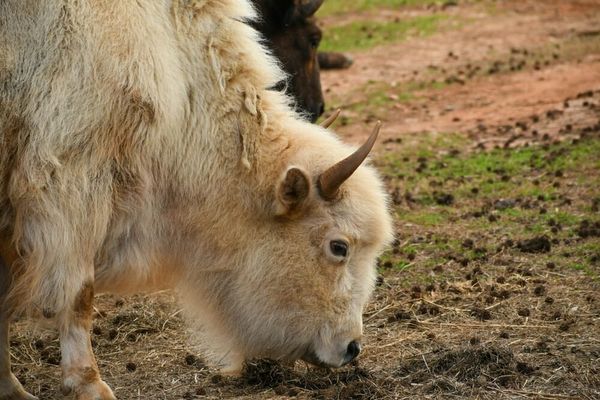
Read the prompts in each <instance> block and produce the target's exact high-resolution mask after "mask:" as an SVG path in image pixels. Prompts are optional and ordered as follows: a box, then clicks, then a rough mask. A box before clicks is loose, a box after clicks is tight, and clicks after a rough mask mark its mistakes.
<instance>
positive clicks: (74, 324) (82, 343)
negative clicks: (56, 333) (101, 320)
mask: <svg viewBox="0 0 600 400" xmlns="http://www.w3.org/2000/svg"><path fill="white" fill-rule="evenodd" d="M93 300H94V286H93V285H92V284H91V283H86V284H84V285H83V286H82V288H81V290H80V291H79V295H78V296H77V299H76V300H75V304H74V306H73V309H72V311H71V312H68V313H65V315H64V316H63V317H62V318H61V321H60V349H61V355H62V360H61V367H62V373H63V384H62V391H63V394H65V395H68V394H70V393H74V395H75V399H76V400H114V399H116V397H115V396H114V394H113V392H112V390H110V388H109V387H108V385H107V384H106V383H104V382H103V381H102V380H101V379H100V372H99V371H98V365H97V364H96V359H95V357H94V353H93V352H92V343H91V339H90V329H91V325H92V309H93V307H92V304H93Z"/></svg>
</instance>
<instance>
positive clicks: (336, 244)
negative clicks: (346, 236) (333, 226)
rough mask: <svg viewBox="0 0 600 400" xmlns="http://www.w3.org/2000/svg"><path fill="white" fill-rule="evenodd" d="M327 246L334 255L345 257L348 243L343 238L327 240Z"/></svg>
mask: <svg viewBox="0 0 600 400" xmlns="http://www.w3.org/2000/svg"><path fill="white" fill-rule="evenodd" d="M329 248H330V249H331V253H332V254H333V255H334V256H337V257H342V258H346V256H347V255H348V243H346V242H344V241H343V240H332V241H331V242H329Z"/></svg>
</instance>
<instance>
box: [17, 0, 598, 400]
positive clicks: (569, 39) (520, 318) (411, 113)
mask: <svg viewBox="0 0 600 400" xmlns="http://www.w3.org/2000/svg"><path fill="white" fill-rule="evenodd" d="M452 3H454V2H452ZM456 3H457V5H456V6H448V7H446V8H444V9H443V11H444V12H447V13H450V15H453V16H455V17H457V18H459V19H461V20H462V21H464V23H463V24H461V26H460V27H458V28H456V27H454V28H448V29H446V30H443V31H441V32H439V33H436V34H433V35H431V36H429V37H425V38H412V39H408V40H406V41H403V42H399V43H394V44H390V45H386V46H384V47H378V48H374V49H370V50H366V51H361V52H356V53H352V57H353V58H354V60H355V62H354V65H353V66H352V67H351V68H349V69H347V70H342V71H327V72H323V74H322V80H323V87H324V89H325V92H326V98H327V99H328V101H329V104H330V105H331V107H338V106H340V107H342V108H345V109H346V110H345V111H344V113H345V116H346V119H345V120H343V121H342V123H341V124H340V123H338V124H337V125H336V127H335V129H336V130H337V131H338V132H339V133H340V135H342V136H343V137H345V138H346V139H347V140H348V141H354V142H358V141H360V140H362V139H363V138H364V137H365V136H366V135H367V134H368V132H369V131H370V126H372V124H373V121H374V120H376V119H381V120H383V121H384V124H385V125H384V126H385V128H384V130H383V131H382V132H383V140H381V141H380V144H379V145H378V147H377V154H376V156H375V157H374V158H375V160H374V161H375V162H376V163H377V165H378V166H380V167H381V169H382V171H383V172H384V173H385V179H386V181H387V182H388V186H389V191H390V194H391V195H392V199H393V201H394V212H395V213H396V215H398V216H400V215H407V213H411V212H414V213H418V212H424V211H427V212H429V211H431V210H439V215H442V216H445V218H446V220H444V222H440V223H437V224H436V223H433V224H425V223H423V224H420V223H415V222H407V221H405V220H403V219H402V218H398V219H397V221H396V226H397V240H396V242H395V243H394V245H393V247H392V248H391V249H390V250H389V251H388V253H386V256H385V257H384V258H382V260H381V262H380V264H379V271H380V277H379V280H378V285H377V288H376V291H375V294H374V297H373V300H372V301H371V303H370V304H369V306H368V308H367V309H366V310H365V314H364V322H365V338H364V351H363V353H362V354H361V356H360V357H359V359H358V360H357V361H355V362H354V363H353V364H352V365H350V366H348V367H345V368H342V369H340V370H335V371H333V370H323V369H319V368H313V367H310V366H308V365H306V364H304V363H302V362H297V363H295V364H293V365H282V364H281V363H278V362H275V361H270V360H254V361H251V362H249V363H248V364H247V367H246V371H245V373H244V375H243V376H241V377H237V378H232V377H225V376H221V375H220V374H219V373H218V371H216V370H214V369H211V368H210V367H208V366H207V365H206V364H205V363H204V362H203V360H202V358H201V356H200V355H199V353H198V352H197V351H196V350H197V349H196V348H195V346H194V345H193V343H192V341H191V340H190V339H189V338H190V337H191V336H190V335H189V332H188V331H187V329H186V324H185V321H184V319H183V317H182V313H181V310H180V308H179V306H178V305H177V301H176V299H175V297H174V295H173V294H172V293H170V292H161V293H157V294H153V295H149V296H142V295H137V296H132V297H128V298H120V297H116V296H111V295H102V296H99V297H98V298H97V302H96V306H95V310H96V313H95V314H96V318H95V322H94V329H93V335H92V338H93V347H94V351H95V354H96V356H97V358H98V362H99V366H100V369H101V372H102V374H103V376H104V378H105V380H106V381H107V382H108V383H109V385H111V387H112V388H113V389H114V391H115V394H116V395H117V396H118V397H119V398H120V399H169V400H170V399H200V398H260V399H272V398H281V399H283V398H311V399H312V398H317V399H359V398H360V399H363V398H364V399H374V398H380V399H401V398H423V399H425V398H427V399H438V398H439V399H442V398H443V399H447V398H472V399H529V398H531V399H598V398H600V280H599V279H598V274H600V264H599V263H600V234H599V232H600V222H599V221H600V216H599V215H598V207H599V206H600V171H598V168H599V167H600V164H598V163H596V164H595V165H596V167H594V168H587V167H586V168H587V169H585V170H584V169H578V167H577V166H575V167H573V168H571V169H569V170H565V171H563V170H556V169H554V170H551V169H549V168H547V167H540V168H536V169H533V170H531V171H529V172H527V173H523V174H513V175H511V174H508V173H504V172H503V171H500V170H499V171H497V178H494V179H498V180H499V181H506V182H515V181H519V180H520V181H522V182H527V183H531V182H534V183H535V184H536V185H539V187H540V190H541V191H548V192H549V193H550V192H551V193H552V194H551V195H550V196H545V195H539V196H537V197H536V196H530V197H524V198H522V197H515V198H494V197H493V194H492V195H491V197H490V196H488V197H485V198H484V199H483V198H481V196H480V193H479V186H478V185H479V183H482V184H483V183H485V182H486V180H488V181H489V179H488V178H487V177H486V178H481V180H478V177H477V176H466V177H462V178H461V179H462V180H461V179H455V177H453V178H452V179H447V181H445V182H441V183H440V182H438V180H442V178H439V177H437V176H436V175H434V174H432V175H431V176H427V178H423V175H422V174H420V172H421V171H422V170H426V171H427V170H428V169H431V166H432V165H434V164H435V163H439V160H438V159H435V158H427V157H419V158H417V156H416V155H412V156H410V155H407V156H405V157H404V158H403V159H401V160H392V161H390V158H393V157H395V154H397V153H396V152H398V151H400V150H402V149H403V148H407V146H408V148H409V149H410V146H411V144H412V143H414V142H418V141H419V140H421V137H433V138H437V137H440V138H443V137H444V135H445V134H446V133H450V132H462V133H463V134H464V136H465V137H466V138H467V139H468V140H466V142H461V143H463V146H464V147H463V148H448V149H447V152H446V153H448V152H450V154H454V153H453V152H456V154H457V157H459V156H464V157H468V155H469V154H485V152H487V151H490V150H493V149H494V148H497V147H500V148H503V149H508V150H507V151H509V152H510V151H517V149H522V148H524V147H525V146H530V147H532V148H533V147H535V148H540V149H543V151H545V153H544V157H543V158H544V160H545V161H547V162H551V161H552V160H553V159H556V158H557V157H561V156H563V155H564V154H563V153H564V152H569V151H571V150H570V149H571V148H573V149H575V146H580V147H578V148H579V149H580V148H581V145H582V143H583V144H584V146H585V145H586V143H589V144H590V146H591V145H592V144H593V143H597V141H598V140H600V51H597V49H598V47H596V45H595V43H596V42H595V40H596V37H598V38H599V39H600V31H599V29H600V3H599V2H598V1H595V0H573V1H566V0H557V1H551V0H536V1H534V0H522V1H517V0H507V1H493V2H492V1H489V2H486V1H483V2H461V1H459V2H456ZM441 10H442V9H441V8H439V7H438V8H423V7H415V8H412V9H402V10H397V11H396V10H393V11H386V12H385V13H376V12H373V11H369V12H366V13H362V14H361V13H354V14H349V15H344V16H332V17H328V18H326V19H324V20H323V21H322V22H323V24H324V28H325V34H326V29H327V26H331V25H333V24H339V23H343V22H347V21H350V20H360V19H368V18H371V17H374V14H376V15H377V16H376V18H380V19H386V18H392V19H393V18H404V17H407V16H410V15H416V14H418V15H421V14H427V13H436V12H441ZM523 62H525V64H524V65H523ZM432 81H434V82H433V83H432ZM415 82H417V83H422V85H420V86H415V85H414V84H415ZM436 83H441V84H439V85H437V84H436ZM372 84H375V85H382V86H381V87H383V89H382V90H383V91H384V94H385V93H388V92H389V95H388V94H385V96H387V97H384V98H385V101H384V102H383V104H380V105H379V106H377V107H370V105H369V104H368V103H369V97H368V90H364V88H366V87H369V85H372ZM410 85H413V86H410ZM403 87H413V88H414V87H418V88H417V89H410V92H411V96H410V97H409V98H408V99H407V100H401V99H399V98H398V91H397V90H396V89H397V88H403ZM407 90H408V89H407ZM363 103H367V104H366V105H365V106H361V107H356V105H357V104H359V105H360V104H363ZM431 132H433V134H431ZM425 133H428V135H430V136H426V135H425ZM557 143H563V144H564V145H563V147H557V146H559V144H557ZM573 151H575V150H573ZM510 154H512V153H507V157H510ZM597 156H598V155H596V157H597ZM548 160H549V161H548ZM395 161H399V162H400V163H405V162H406V163H416V164H415V165H417V167H416V168H417V170H418V171H417V173H416V174H417V175H414V176H415V177H416V178H415V179H417V180H419V179H421V180H423V182H416V183H415V182H414V181H411V182H410V183H411V184H414V185H416V187H417V188H420V187H422V186H423V187H427V190H430V189H431V188H435V190H436V192H435V193H434V194H433V195H432V200H431V202H430V203H429V202H427V201H425V200H424V197H423V196H424V195H423V193H422V192H421V191H419V190H421V189H419V190H417V189H415V190H413V191H412V192H411V191H408V189H407V187H408V182H407V179H408V178H404V176H403V175H402V174H400V173H398V172H393V171H396V170H395V169H394V168H395V167H393V165H395V164H394V162H395ZM390 165H392V166H390ZM411 165H412V164H411ZM586 165H587V164H586ZM440 168H442V167H440ZM493 173H496V172H493ZM403 179H404V180H403ZM459 181H460V182H459ZM465 182H466V183H465ZM488 183H489V182H488ZM465 184H467V185H471V186H472V188H471V192H470V194H469V195H468V196H467V195H462V194H461V193H462V192H460V191H459V189H460V187H461V186H460V185H465ZM436 185H438V186H439V187H438V186H436ZM516 186H518V185H516ZM504 210H513V211H512V212H513V214H503V212H504ZM531 210H534V211H535V215H536V216H535V217H533V216H532V215H533V214H532V212H533V211H531ZM559 210H560V212H564V213H567V214H568V215H571V216H574V217H573V218H575V219H576V222H573V223H572V224H573V225H572V226H571V225H569V226H568V227H565V226H562V225H561V223H559V222H556V221H554V220H552V221H551V222H552V223H551V222H550V220H549V222H548V224H547V225H546V226H545V227H544V228H543V229H542V231H540V232H538V231H533V230H532V231H531V232H532V233H530V234H527V235H524V234H522V233H521V232H522V231H520V230H517V228H519V227H518V226H517V225H519V226H520V225H524V226H530V225H531V226H533V225H534V222H537V221H539V220H540V219H539V218H542V217H539V216H538V214H539V215H543V214H546V213H551V214H552V213H555V212H556V213H557V215H559V214H558V211H559ZM436 212H437V211H436ZM448 215H450V217H448ZM511 215H512V217H511ZM521 215H523V216H521ZM552 215H554V214H552ZM561 215H562V214H561ZM509 221H510V222H509ZM514 221H516V222H514ZM565 224H566V222H565ZM513 229H514V230H513ZM519 229H520V228H519ZM532 229H533V228H532ZM513 232H518V233H513ZM452 243H458V245H457V246H458V247H457V246H456V245H454V247H452V246H450V244H452ZM582 249H583V250H582ZM409 250H410V251H409ZM432 260H436V261H435V262H432ZM583 265H585V266H586V267H585V268H583V267H582V266H583ZM11 344H12V361H13V365H14V371H15V374H16V375H17V376H18V378H19V379H20V380H21V382H22V383H23V384H24V386H25V387H26V388H27V389H28V390H29V391H31V392H32V393H33V394H35V395H38V396H40V398H41V399H60V398H62V395H61V394H60V389H59V387H60V371H59V367H58V366H57V365H58V364H59V362H60V351H59V343H58V340H57V336H56V333H55V332H53V331H52V330H45V329H43V328H37V329H33V328H32V326H31V324H30V323H29V322H26V321H21V322H18V323H17V324H16V325H15V326H14V329H13V337H12V339H11Z"/></svg>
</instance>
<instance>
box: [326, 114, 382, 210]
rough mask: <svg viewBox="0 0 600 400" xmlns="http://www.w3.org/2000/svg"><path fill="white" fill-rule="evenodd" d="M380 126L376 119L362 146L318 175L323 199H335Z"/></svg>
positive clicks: (361, 159) (365, 152) (360, 160)
mask: <svg viewBox="0 0 600 400" xmlns="http://www.w3.org/2000/svg"><path fill="white" fill-rule="evenodd" d="M380 128H381V122H380V121H377V124H376V125H375V128H374V129H373V133H371V136H369V139H367V141H366V142H365V143H363V145H362V146H360V147H359V148H358V150H356V151H355V152H354V153H352V154H350V155H349V156H348V157H346V158H345V159H343V160H342V161H340V162H338V163H337V164H335V165H334V166H332V167H330V168H329V169H328V170H327V171H325V172H323V173H322V174H321V175H320V176H319V180H318V187H319V193H320V194H321V197H323V198H324V199H325V200H333V199H335V197H336V195H337V193H338V190H339V188H340V186H341V185H342V183H344V181H346V179H348V178H349V177H350V175H352V174H353V173H354V171H356V169H357V168H358V167H359V166H360V164H362V162H363V161H364V160H365V158H367V156H368V155H369V152H370V151H371V149H372V148H373V145H374V144H375V140H377V135H378V134H379V129H380Z"/></svg>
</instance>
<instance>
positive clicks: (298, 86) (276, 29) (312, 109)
mask: <svg viewBox="0 0 600 400" xmlns="http://www.w3.org/2000/svg"><path fill="white" fill-rule="evenodd" d="M253 3H254V5H255V7H256V8H257V10H258V12H259V14H260V19H259V20H258V21H257V22H255V23H254V26H255V28H256V29H257V30H258V31H260V32H261V33H262V34H263V36H264V37H265V39H266V41H267V45H268V46H269V47H270V48H271V50H272V51H273V54H274V55H275V56H276V57H277V58H278V59H279V60H280V61H281V63H282V65H283V69H284V70H285V71H286V72H287V73H288V74H289V76H290V78H289V82H288V84H287V87H286V88H285V89H286V91H287V93H288V94H290V95H291V96H292V97H294V99H295V100H296V106H297V109H298V110H299V111H303V112H304V113H305V114H306V115H307V116H308V118H309V119H310V120H311V121H312V122H315V121H316V120H317V119H318V118H319V116H320V115H321V114H323V111H324V109H325V101H324V100H323V93H322V91H321V80H320V76H319V61H318V59H317V48H318V47H319V43H320V42H321V29H319V27H318V26H317V24H316V22H315V18H314V17H313V16H314V14H315V12H316V11H317V10H318V9H319V7H320V6H321V4H323V0H254V1H253ZM282 88H283V87H282Z"/></svg>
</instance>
